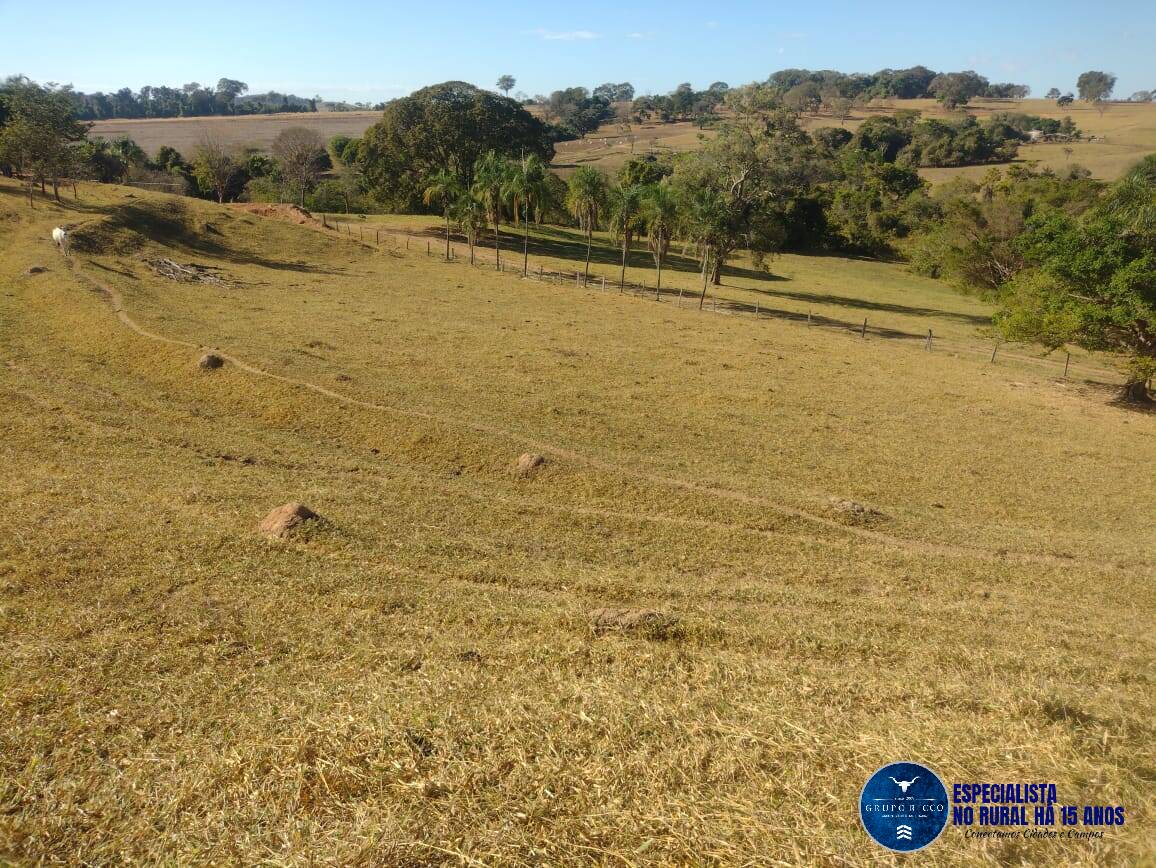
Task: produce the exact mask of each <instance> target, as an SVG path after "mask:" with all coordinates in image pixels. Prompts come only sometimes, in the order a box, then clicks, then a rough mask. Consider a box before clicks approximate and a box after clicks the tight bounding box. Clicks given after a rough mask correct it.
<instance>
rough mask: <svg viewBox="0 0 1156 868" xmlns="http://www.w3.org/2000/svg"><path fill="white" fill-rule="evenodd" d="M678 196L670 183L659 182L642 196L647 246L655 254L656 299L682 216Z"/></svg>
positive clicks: (650, 186)
mask: <svg viewBox="0 0 1156 868" xmlns="http://www.w3.org/2000/svg"><path fill="white" fill-rule="evenodd" d="M680 211H681V209H680V208H679V202H678V197H677V196H675V194H674V191H673V190H672V189H671V188H670V185H669V184H666V183H665V182H659V183H657V184H651V185H649V186H648V187H646V188H645V192H644V193H643V198H642V216H643V218H644V219H645V220H646V235H647V246H649V247H650V252H651V253H652V254H653V255H654V268H655V271H656V272H657V273H656V275H655V280H654V300H655V301H658V297H659V290H661V289H662V266H663V263H665V262H666V254H667V251H668V250H670V241H671V239H672V238H673V237H674V233H675V231H676V230H677V228H678V221H679V217H680Z"/></svg>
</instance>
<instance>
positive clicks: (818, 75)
mask: <svg viewBox="0 0 1156 868" xmlns="http://www.w3.org/2000/svg"><path fill="white" fill-rule="evenodd" d="M766 83H767V84H768V85H769V86H771V87H772V88H774V89H775V90H776V91H778V92H779V93H780V94H781V95H782V96H783V97H784V99H785V100H786V101H787V103H788V104H790V105H792V107H795V108H797V109H799V110H809V109H811V108H814V109H815V110H817V109H818V107H819V106H820V105H821V104H822V103H823V102H829V101H830V100H832V99H835V98H841V99H848V100H853V101H861V102H866V101H869V100H873V99H919V98H934V99H937V100H939V101H940V102H942V103H944V105H946V106H947V107H949V108H954V107H956V106H961V105H966V104H967V103H968V101H969V100H972V99H975V98H977V97H986V98H989V99H1023V98H1024V97H1026V96H1027V95H1028V94H1029V93H1030V92H1031V91H1030V88H1028V86H1027V85H1023V84H1012V83H1010V82H1008V83H992V82H989V81H988V80H987V79H986V78H985V77H984V76H982V75H980V74H979V73H977V72H974V71H972V70H965V71H963V72H935V71H934V70H931V69H928V68H927V67H926V66H913V67H910V68H908V69H882V70H880V71H879V72H875V73H871V74H865V73H851V74H847V73H842V72H836V71H835V70H830V69H825V70H819V71H812V70H809V69H781V70H779V71H778V72H773V73H771V75H770V77H768V79H767V81H766Z"/></svg>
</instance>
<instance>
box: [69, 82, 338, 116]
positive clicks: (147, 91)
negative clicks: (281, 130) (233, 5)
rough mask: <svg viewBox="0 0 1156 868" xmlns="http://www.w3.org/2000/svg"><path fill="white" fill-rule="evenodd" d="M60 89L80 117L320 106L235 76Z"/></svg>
mask: <svg viewBox="0 0 1156 868" xmlns="http://www.w3.org/2000/svg"><path fill="white" fill-rule="evenodd" d="M59 90H60V92H61V93H63V94H65V95H67V96H68V98H69V99H70V100H71V102H72V104H73V106H74V111H75V113H76V117H77V119H78V120H106V119H109V118H129V119H135V118H182V117H183V118H189V117H207V116H215V115H255V114H277V113H281V112H315V111H317V109H318V99H317V98H315V97H312V98H305V97H300V96H295V95H294V94H287V93H278V92H276V91H269V92H268V93H256V94H252V93H249V85H248V84H246V83H245V82H243V81H237V80H236V79H232V78H222V79H220V80H219V81H218V82H217V84H216V86H215V87H212V86H206V85H202V84H200V83H199V82H195V81H194V82H189V83H188V84H185V85H182V86H181V87H179V88H178V87H167V86H163V85H162V86H153V85H145V86H144V87H142V88H141V89H140V90H138V91H135V92H134V91H133V90H132V89H130V88H127V87H124V88H121V89H120V90H118V91H116V92H114V93H102V92H100V91H97V92H95V93H84V92H82V91H78V90H74V89H73V88H72V87H71V86H70V85H65V86H63V87H61V88H59Z"/></svg>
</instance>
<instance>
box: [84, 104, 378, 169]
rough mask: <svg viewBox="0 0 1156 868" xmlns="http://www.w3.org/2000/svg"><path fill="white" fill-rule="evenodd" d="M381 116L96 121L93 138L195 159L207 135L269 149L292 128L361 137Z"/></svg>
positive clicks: (321, 114) (328, 135) (342, 114)
mask: <svg viewBox="0 0 1156 868" xmlns="http://www.w3.org/2000/svg"><path fill="white" fill-rule="evenodd" d="M380 119H381V112H375V111H364V112H303V113H296V112H286V113H285V114H276V115H238V116H235V117H203V118H143V119H131V118H117V119H115V120H108V121H95V122H94V123H93V125H92V131H91V133H90V135H91V136H92V137H93V138H102V139H115V138H117V137H118V136H128V137H129V138H130V139H132V140H133V141H135V142H136V143H137V144H138V145H140V146H141V147H142V148H144V149H145V150H146V151H147V152H148V153H149V154H155V153H156V152H157V149H158V148H160V147H161V146H162V145H168V146H169V147H171V148H176V149H177V150H178V151H180V152H181V153H182V154H184V155H185V156H186V157H188V158H191V157H192V154H193V151H194V150H196V147H197V145H199V144H200V143H201V142H202V141H203V140H204V139H205V138H206V137H209V138H211V139H214V140H215V141H218V142H220V143H221V144H223V145H225V146H226V147H234V148H258V149H260V150H264V151H267V150H269V148H270V147H271V146H272V145H273V140H274V139H275V138H277V135H278V134H279V133H280V132H281V131H283V130H286V129H288V128H289V127H306V128H308V129H311V130H316V131H317V132H318V133H320V134H321V135H322V136H323V137H324V138H325V139H326V140H329V139H330V138H332V137H333V136H337V135H344V136H360V135H361V134H362V133H364V132H365V131H366V130H367V129H369V127H371V126H372V125H373V124H375V123H377V122H378V121H379V120H380Z"/></svg>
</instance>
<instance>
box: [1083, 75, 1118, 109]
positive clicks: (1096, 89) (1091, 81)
mask: <svg viewBox="0 0 1156 868" xmlns="http://www.w3.org/2000/svg"><path fill="white" fill-rule="evenodd" d="M1115 87H1116V76H1114V75H1112V73H1110V72H1101V71H1100V70H1098V69H1090V70H1088V71H1087V72H1084V73H1081V74H1080V77H1079V78H1078V79H1076V91H1077V92H1078V93H1079V94H1080V99H1082V100H1084V101H1085V102H1100V101H1101V100H1106V99H1108V98H1109V97H1110V96H1111V95H1112V90H1113V88H1115Z"/></svg>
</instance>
